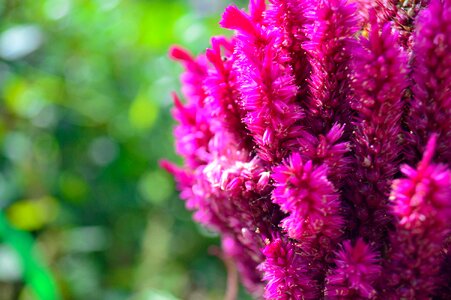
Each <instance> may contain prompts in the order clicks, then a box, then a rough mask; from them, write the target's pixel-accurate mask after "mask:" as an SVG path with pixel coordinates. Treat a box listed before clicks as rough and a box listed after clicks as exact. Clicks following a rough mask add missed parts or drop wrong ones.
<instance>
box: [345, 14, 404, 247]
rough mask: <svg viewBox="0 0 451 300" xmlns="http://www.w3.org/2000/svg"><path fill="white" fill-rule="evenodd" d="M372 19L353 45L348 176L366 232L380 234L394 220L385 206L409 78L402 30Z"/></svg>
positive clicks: (398, 148) (377, 236) (396, 157)
mask: <svg viewBox="0 0 451 300" xmlns="http://www.w3.org/2000/svg"><path fill="white" fill-rule="evenodd" d="M370 24H371V28H370V29H369V37H368V38H361V40H360V42H361V43H360V44H359V45H358V46H356V47H355V48H354V49H353V55H354V61H353V63H352V72H351V73H352V82H351V83H352V87H353V91H354V103H353V108H354V110H355V111H356V112H357V115H356V117H355V120H354V122H353V125H354V132H353V136H352V138H353V139H354V143H353V144H354V145H355V146H354V149H353V150H354V156H355V159H354V164H355V167H354V170H355V172H354V173H352V174H351V176H350V177H349V181H350V182H349V185H350V186H354V187H353V189H352V192H351V195H349V198H350V199H351V200H352V201H353V203H355V204H356V205H360V206H361V208H360V210H361V212H360V213H359V216H358V217H359V220H360V222H362V223H364V224H365V225H364V226H362V228H361V234H362V235H363V236H365V237H366V238H368V237H369V238H370V239H372V240H376V239H381V238H382V237H383V235H384V234H385V229H384V228H386V227H387V226H388V224H389V221H390V218H389V217H388V216H387V214H386V213H384V212H385V211H386V209H387V208H386V206H387V203H388V194H389V190H390V184H391V180H392V178H393V176H394V175H395V173H396V172H397V169H398V168H397V165H398V161H399V155H400V153H401V145H400V138H399V137H400V136H401V122H400V120H401V117H402V114H403V103H402V101H401V100H402V97H403V94H404V90H405V88H406V87H407V85H408V81H407V56H406V54H405V52H404V51H403V50H402V48H401V47H399V45H398V44H397V43H398V35H397V33H396V32H395V33H393V32H392V29H391V27H390V24H389V23H387V24H385V25H384V26H383V27H382V28H380V26H379V25H378V23H377V20H376V16H375V15H374V14H371V15H370ZM355 191H357V193H356V192H355ZM368 194H370V195H371V196H370V197H369V196H368ZM365 203H366V204H367V205H368V208H365V207H364V205H365Z"/></svg>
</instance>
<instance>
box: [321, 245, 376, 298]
mask: <svg viewBox="0 0 451 300" xmlns="http://www.w3.org/2000/svg"><path fill="white" fill-rule="evenodd" d="M335 263H336V265H337V266H336V268H335V269H334V270H333V271H332V273H331V274H329V275H328V276H327V278H326V292H325V295H326V298H328V299H374V298H375V296H376V290H375V288H374V287H373V283H374V281H375V279H376V278H377V277H378V275H379V274H380V272H381V267H380V265H379V260H378V258H377V256H376V254H375V253H374V252H373V251H372V250H371V249H370V247H369V246H368V245H367V244H366V243H365V242H364V241H363V240H362V239H358V240H357V241H356V242H355V245H352V244H351V241H345V242H344V243H343V249H341V250H340V251H338V253H337V258H336V259H335Z"/></svg>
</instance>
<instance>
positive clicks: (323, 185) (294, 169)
mask: <svg viewBox="0 0 451 300" xmlns="http://www.w3.org/2000/svg"><path fill="white" fill-rule="evenodd" d="M272 178H273V180H274V187H275V189H274V191H273V193H272V200H273V202H274V203H276V204H278V205H280V207H281V209H282V211H284V212H286V213H288V216H287V217H286V218H285V219H283V220H282V223H281V224H282V227H283V228H284V229H285V230H286V231H287V233H288V236H289V237H291V238H293V239H297V240H305V239H312V238H313V237H318V236H321V239H322V240H323V244H324V245H325V246H326V248H327V246H331V247H333V246H332V245H334V243H333V242H334V241H336V240H337V238H338V237H339V236H340V235H341V226H342V224H343V220H342V217H341V216H340V215H339V207H340V203H339V200H338V194H337V192H336V191H335V189H334V187H333V185H332V184H331V183H330V182H329V181H328V180H327V167H326V166H324V165H322V166H319V167H315V166H314V165H313V164H312V162H311V161H307V162H306V163H304V162H303V161H302V159H301V156H300V154H298V153H294V154H292V155H291V156H290V157H289V158H288V159H287V160H286V161H285V162H284V163H283V164H282V165H280V166H277V167H275V168H274V171H273V175H272ZM327 250H329V251H330V250H331V249H327ZM310 251H311V249H310ZM310 251H307V252H310Z"/></svg>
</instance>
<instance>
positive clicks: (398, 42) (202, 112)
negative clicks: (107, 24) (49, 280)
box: [162, 0, 451, 299]
mask: <svg viewBox="0 0 451 300" xmlns="http://www.w3.org/2000/svg"><path fill="white" fill-rule="evenodd" d="M220 24H221V25H222V26H223V27H225V28H227V29H231V30H233V31H234V33H235V34H234V35H233V36H232V37H231V38H226V37H214V38H212V40H211V48H210V49H207V50H206V52H205V55H200V56H198V57H193V56H192V55H191V54H190V53H188V52H187V51H186V50H183V49H181V48H179V47H174V48H173V49H172V50H171V53H170V55H171V57H172V58H173V59H175V60H177V61H179V62H181V63H182V64H183V66H184V67H185V72H184V74H183V75H182V78H181V80H182V84H183V88H182V93H183V96H184V98H185V99H186V100H185V101H183V102H182V101H181V100H180V99H179V97H178V96H177V95H175V94H174V102H175V107H174V110H173V115H174V118H175V119H176V120H177V121H178V125H177V127H176V128H175V137H176V150H177V152H178V154H179V155H181V156H182V157H183V159H184V165H183V166H181V167H179V166H176V165H174V164H172V163H170V162H167V161H163V162H162V166H163V167H164V168H165V169H166V170H168V171H169V172H170V173H172V174H173V175H174V177H175V179H176V181H177V184H178V189H179V190H180V192H181V194H180V195H181V198H182V199H184V200H185V201H186V206H187V208H188V209H190V210H193V211H194V219H195V220H196V221H198V222H200V223H202V224H203V225H204V226H207V227H209V228H211V229H213V230H215V231H217V232H219V233H220V234H221V237H222V248H223V251H224V254H223V255H225V256H226V257H228V258H230V259H231V260H233V261H234V263H235V265H236V268H237V269H238V271H239V273H240V275H241V281H242V283H243V284H244V285H245V287H246V288H247V289H248V290H249V292H251V293H252V294H253V295H254V296H255V298H265V299H382V298H386V299H447V297H448V296H449V295H450V294H451V291H450V288H449V282H450V281H451V274H450V267H449V264H450V262H451V253H450V249H451V243H450V241H451V222H450V221H449V220H451V170H450V164H451V80H450V78H451V0H430V1H392V0H381V1H368V0H353V1H350V0H349V2H347V1H346V0H319V1H309V0H269V3H266V1H265V0H250V4H249V9H248V12H246V11H244V10H241V9H239V8H237V7H236V6H233V5H232V6H229V7H228V8H226V10H225V12H224V15H223V18H222V20H221V22H220Z"/></svg>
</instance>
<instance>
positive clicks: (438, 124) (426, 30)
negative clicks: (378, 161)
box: [408, 0, 451, 164]
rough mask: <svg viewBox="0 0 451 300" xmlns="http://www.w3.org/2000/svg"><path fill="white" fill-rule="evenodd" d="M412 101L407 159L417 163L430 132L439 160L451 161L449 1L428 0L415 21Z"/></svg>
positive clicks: (450, 9)
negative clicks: (435, 140) (435, 134)
mask: <svg viewBox="0 0 451 300" xmlns="http://www.w3.org/2000/svg"><path fill="white" fill-rule="evenodd" d="M416 24H417V27H416V30H415V33H414V46H413V51H412V54H413V60H414V63H413V75H412V77H413V78H412V79H413V81H414V84H413V85H412V93H413V101H412V107H411V110H410V111H409V118H408V125H409V129H410V134H409V135H408V138H409V141H410V143H411V144H412V146H413V150H411V151H410V152H409V153H408V155H409V158H410V162H411V163H413V164H415V163H417V162H418V160H419V158H420V157H421V154H422V152H423V150H424V146H425V145H426V141H427V139H428V137H429V135H430V134H431V133H432V132H435V133H438V134H439V135H438V141H437V155H436V158H437V159H438V161H440V162H443V163H448V164H449V162H450V161H451V80H450V78H451V57H450V53H451V30H450V28H451V1H449V0H444V1H441V0H431V1H430V4H429V6H428V7H427V8H425V9H424V10H423V11H421V12H420V13H419V15H418V19H417V21H416Z"/></svg>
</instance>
